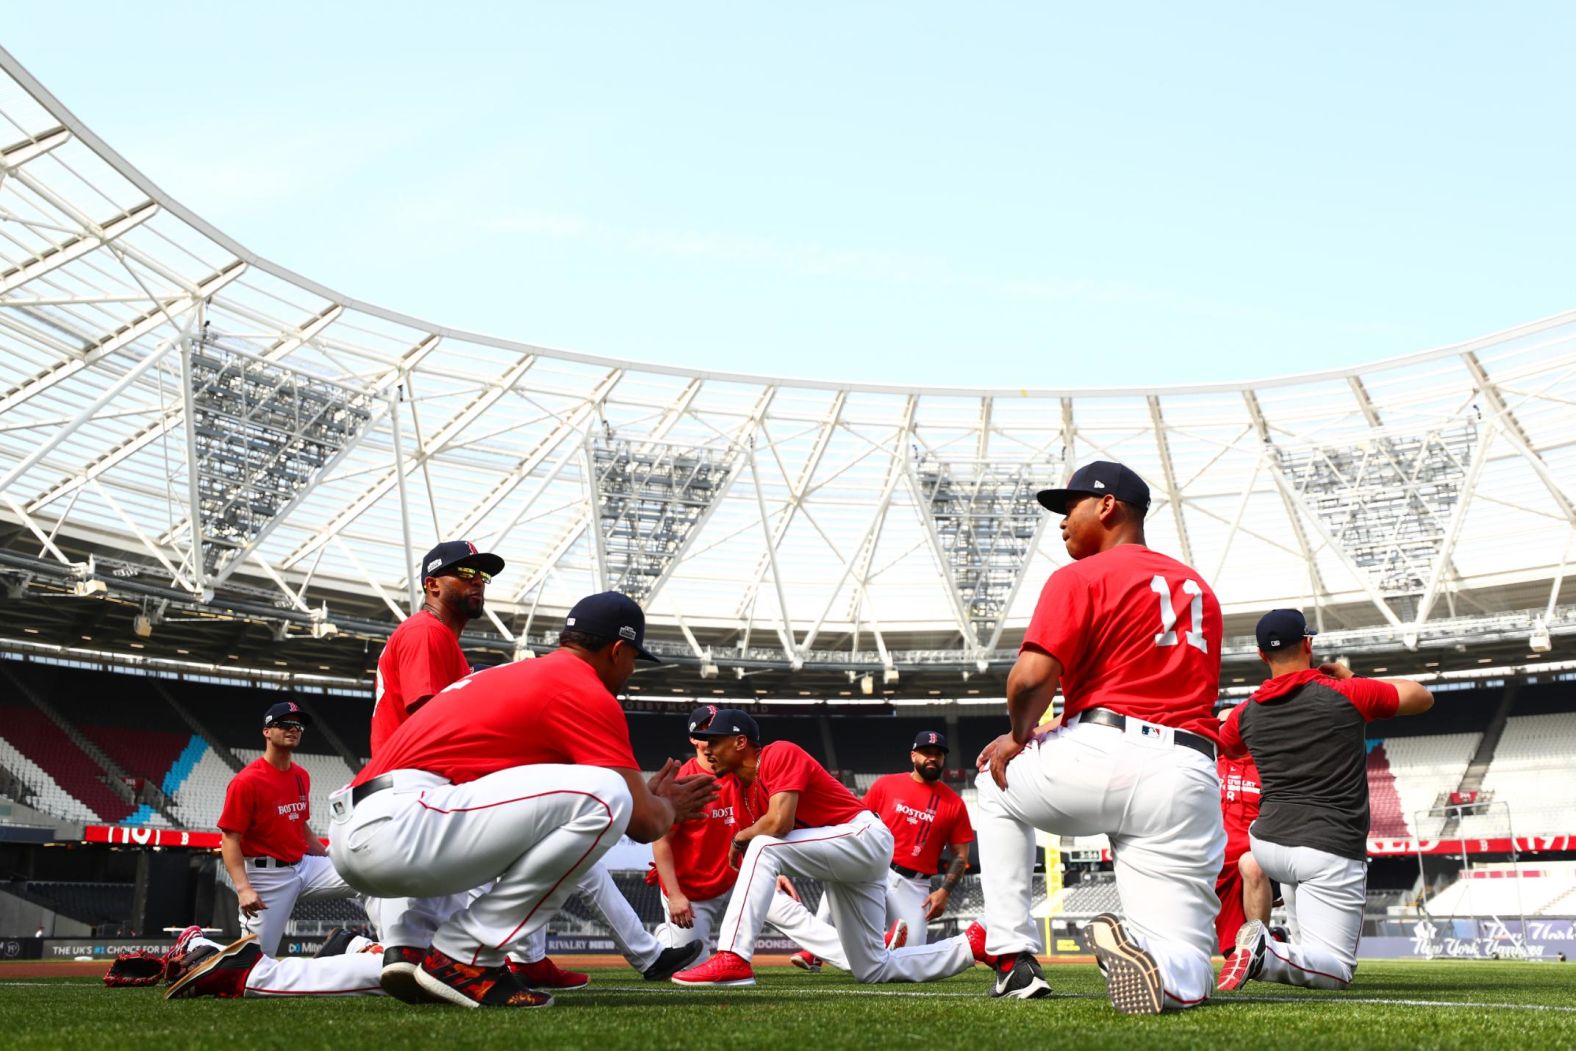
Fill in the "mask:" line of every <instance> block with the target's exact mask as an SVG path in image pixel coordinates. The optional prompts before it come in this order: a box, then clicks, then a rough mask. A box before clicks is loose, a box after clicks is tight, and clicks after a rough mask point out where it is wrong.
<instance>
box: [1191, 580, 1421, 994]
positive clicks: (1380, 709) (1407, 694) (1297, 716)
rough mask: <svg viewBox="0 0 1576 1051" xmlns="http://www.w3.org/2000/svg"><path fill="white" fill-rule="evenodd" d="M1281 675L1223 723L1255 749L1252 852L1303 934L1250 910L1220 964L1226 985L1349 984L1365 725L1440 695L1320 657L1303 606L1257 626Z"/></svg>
mask: <svg viewBox="0 0 1576 1051" xmlns="http://www.w3.org/2000/svg"><path fill="white" fill-rule="evenodd" d="M1256 634H1257V636H1258V643H1259V657H1260V659H1262V660H1263V661H1264V663H1265V664H1267V665H1269V669H1270V676H1271V678H1270V679H1269V680H1268V681H1266V682H1265V683H1264V685H1263V686H1260V687H1259V689H1258V691H1257V692H1256V693H1254V694H1253V696H1252V697H1251V698H1250V699H1249V700H1248V702H1247V703H1245V704H1240V705H1238V706H1237V707H1236V708H1234V709H1233V710H1232V712H1231V715H1230V717H1229V718H1227V720H1226V722H1225V724H1224V725H1223V726H1222V727H1221V735H1220V742H1221V747H1222V748H1223V749H1225V751H1226V753H1227V754H1228V755H1233V754H1241V753H1242V752H1244V751H1247V752H1249V753H1251V754H1252V756H1253V761H1254V763H1256V764H1257V765H1258V768H1259V775H1260V788H1261V791H1262V797H1261V802H1260V809H1259V817H1258V820H1256V821H1254V822H1253V826H1252V828H1251V829H1250V831H1249V843H1250V846H1251V849H1252V854H1251V856H1252V857H1253V858H1254V859H1255V860H1256V861H1257V862H1258V864H1259V866H1260V867H1261V868H1262V869H1263V870H1264V873H1265V875H1267V876H1269V878H1270V879H1273V880H1275V881H1277V882H1278V883H1280V885H1281V893H1282V894H1283V895H1284V896H1285V899H1286V911H1287V913H1288V915H1289V917H1290V918H1291V920H1292V921H1293V922H1292V927H1293V929H1294V930H1296V932H1297V934H1296V937H1295V938H1294V939H1293V940H1292V942H1291V943H1290V944H1283V943H1281V942H1276V941H1272V940H1270V938H1269V934H1268V932H1267V931H1266V930H1265V927H1264V924H1263V923H1262V922H1260V921H1259V920H1249V921H1248V922H1246V923H1244V924H1243V925H1242V928H1241V929H1240V930H1239V931H1238V932H1237V944H1236V951H1235V952H1233V953H1232V954H1231V958H1230V959H1229V960H1227V961H1226V965H1225V966H1224V967H1223V968H1221V972H1220V980H1219V983H1218V988H1221V989H1236V988H1237V987H1239V986H1240V985H1242V983H1243V982H1245V981H1247V980H1248V979H1250V978H1257V979H1259V980H1260V981H1265V982H1279V983H1281V984H1282V985H1301V986H1307V987H1309V988H1314V989H1344V988H1346V987H1347V985H1349V984H1350V983H1351V980H1352V975H1353V974H1354V973H1356V971H1357V940H1358V938H1359V936H1361V934H1362V925H1363V902H1364V899H1365V897H1366V893H1365V892H1366V890H1367V884H1368V773H1367V767H1368V763H1367V760H1368V752H1367V748H1366V746H1365V745H1364V743H1363V738H1364V736H1365V726H1366V724H1367V723H1368V722H1369V721H1371V720H1374V719H1389V718H1392V717H1394V716H1397V715H1420V714H1421V713H1423V712H1426V711H1428V709H1430V708H1432V707H1433V705H1434V698H1433V695H1432V694H1430V693H1429V692H1428V691H1427V690H1426V689H1424V688H1423V687H1422V686H1420V685H1419V684H1417V683H1415V682H1413V681H1411V680H1410V679H1363V678H1358V677H1357V676H1355V675H1353V674H1352V672H1351V669H1350V668H1348V667H1346V666H1345V665H1344V664H1335V663H1330V664H1323V665H1320V666H1319V667H1318V668H1315V667H1313V641H1312V637H1313V635H1315V634H1316V632H1313V631H1311V630H1309V628H1308V624H1307V621H1306V620H1304V619H1303V615H1302V613H1301V612H1299V611H1298V610H1294V609H1277V610H1271V611H1270V612H1268V613H1266V614H1265V615H1264V616H1263V617H1262V618H1260V620H1259V623H1258V629H1257V632H1256Z"/></svg>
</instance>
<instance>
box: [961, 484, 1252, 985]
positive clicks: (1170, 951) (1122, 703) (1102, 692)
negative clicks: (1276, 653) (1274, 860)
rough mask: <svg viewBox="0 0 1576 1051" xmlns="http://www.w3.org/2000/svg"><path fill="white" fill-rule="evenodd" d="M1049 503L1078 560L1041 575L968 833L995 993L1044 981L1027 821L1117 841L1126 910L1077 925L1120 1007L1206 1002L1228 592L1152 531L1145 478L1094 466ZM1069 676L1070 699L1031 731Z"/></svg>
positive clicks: (1221, 846) (1218, 853)
mask: <svg viewBox="0 0 1576 1051" xmlns="http://www.w3.org/2000/svg"><path fill="white" fill-rule="evenodd" d="M1039 500H1040V503H1041V504H1042V505H1044V506H1045V507H1046V508H1048V509H1049V510H1051V511H1053V512H1055V513H1057V514H1061V515H1063V516H1065V517H1064V518H1063V519H1062V524H1061V529H1062V539H1063V541H1064V542H1065V544H1066V546H1067V553H1068V554H1069V555H1070V556H1072V558H1073V561H1072V563H1070V564H1069V565H1066V566H1063V567H1062V568H1061V569H1058V570H1057V571H1056V572H1055V573H1053V574H1051V578H1050V579H1049V580H1048V581H1046V584H1045V588H1044V590H1043V591H1042V592H1041V594H1040V600H1039V604H1038V605H1037V606H1036V607H1035V610H1034V616H1033V618H1032V619H1031V620H1030V622H1029V628H1028V630H1027V631H1026V632H1025V633H1024V637H1023V645H1022V647H1021V649H1020V650H1019V653H1018V660H1017V663H1016V664H1014V665H1013V668H1012V672H1011V673H1010V674H1009V675H1008V678H1007V714H1008V716H1009V718H1010V720H1011V723H1012V729H1011V731H1010V732H1008V733H1007V734H1004V735H1003V736H1001V737H999V738H997V739H996V740H995V741H993V742H991V743H990V744H988V745H986V746H985V749H984V751H982V752H981V753H980V757H979V761H978V766H979V768H980V770H981V772H984V771H986V770H989V772H990V776H989V777H982V778H980V779H979V782H978V789H979V805H978V807H977V808H976V811H975V821H976V825H975V829H976V831H977V832H978V834H979V846H980V878H981V880H982V882H983V885H984V890H985V916H986V923H985V926H986V929H987V930H988V932H989V939H988V941H987V944H986V947H987V949H988V950H989V952H990V953H991V954H992V955H995V956H997V966H996V981H995V984H994V986H993V987H992V989H991V995H993V996H1011V997H1018V998H1021V999H1028V998H1032V997H1038V996H1044V995H1047V994H1048V993H1049V992H1050V987H1049V986H1048V985H1046V983H1045V979H1044V975H1043V974H1042V973H1041V971H1040V968H1039V964H1038V963H1036V962H1035V959H1034V956H1033V951H1034V949H1035V948H1036V947H1037V946H1038V945H1039V934H1038V929H1037V928H1038V924H1037V922H1036V921H1035V920H1034V918H1033V917H1032V916H1030V914H1029V893H1030V878H1031V874H1032V872H1033V868H1034V849H1035V846H1034V830H1035V829H1037V828H1038V829H1043V830H1045V831H1047V832H1053V833H1057V834H1060V835H1064V836H1067V835H1070V836H1092V835H1098V834H1101V833H1104V834H1105V835H1107V836H1108V837H1110V841H1111V853H1112V857H1113V859H1114V861H1115V867H1116V886H1117V892H1118V894H1119V895H1120V896H1121V901H1122V909H1123V912H1124V914H1125V922H1119V921H1118V920H1117V917H1116V916H1114V915H1111V914H1106V915H1103V916H1097V917H1095V918H1094V919H1093V920H1091V921H1090V922H1089V923H1088V924H1087V925H1086V927H1085V929H1084V937H1085V939H1086V941H1087V942H1088V943H1089V945H1090V948H1091V950H1092V951H1093V952H1094V955H1095V958H1096V960H1097V961H1098V962H1099V963H1100V965H1101V970H1102V971H1103V973H1104V974H1105V977H1106V987H1107V992H1108V993H1109V994H1110V997H1111V1002H1112V1004H1113V1005H1114V1006H1115V1007H1116V1009H1117V1010H1119V1011H1122V1012H1124V1013H1129V1014H1158V1013H1159V1012H1160V1011H1161V1010H1163V1009H1164V1008H1166V1007H1191V1006H1193V1005H1195V1004H1199V1003H1202V1002H1204V1001H1205V1000H1206V999H1207V998H1208V997H1209V994H1210V992H1211V989H1212V987H1213V984H1214V983H1213V981H1212V978H1213V977H1214V975H1213V971H1212V969H1211V967H1210V956H1211V953H1212V952H1213V950H1214V946H1215V939H1214V931H1213V930H1212V927H1213V921H1214V918H1215V912H1216V910H1217V909H1218V908H1219V902H1218V901H1217V900H1216V898H1215V876H1216V875H1217V874H1218V873H1219V872H1220V863H1221V858H1222V855H1223V854H1224V851H1225V845H1226V836H1225V832H1224V830H1223V829H1222V828H1221V818H1220V800H1219V791H1220V788H1219V782H1218V781H1217V780H1216V778H1215V735H1216V732H1217V724H1216V722H1215V720H1214V719H1213V718H1212V717H1211V716H1210V709H1211V707H1212V706H1213V704H1214V701H1215V697H1216V694H1217V691H1218V688H1219V684H1220V642H1221V616H1220V604H1219V603H1218V602H1217V601H1216V600H1215V595H1214V593H1213V592H1211V591H1210V589H1209V587H1208V586H1207V585H1206V584H1205V583H1204V582H1203V580H1202V578H1201V577H1200V576H1199V574H1197V573H1196V572H1194V571H1193V570H1192V569H1190V568H1188V567H1187V566H1185V565H1183V564H1182V563H1180V562H1178V561H1176V560H1175V559H1173V558H1169V557H1167V556H1166V555H1162V554H1161V553H1160V552H1158V551H1152V550H1150V549H1149V548H1148V547H1147V546H1146V544H1145V540H1144V516H1145V514H1146V513H1147V511H1148V509H1149V487H1148V486H1147V485H1146V484H1144V481H1143V479H1141V478H1139V477H1138V475H1137V474H1135V473H1134V472H1133V471H1131V470H1130V469H1128V468H1127V467H1124V466H1123V465H1121V464H1118V463H1111V462H1107V461H1096V462H1094V463H1091V464H1087V465H1085V466H1083V467H1080V468H1079V469H1078V470H1077V471H1075V472H1074V473H1073V476H1072V478H1071V479H1070V480H1069V481H1068V483H1067V486H1066V488H1063V489H1047V490H1044V491H1042V492H1041V493H1040V494H1039ZM1058 685H1060V687H1061V690H1062V694H1063V697H1064V698H1065V710H1064V711H1063V713H1062V717H1061V719H1060V721H1059V722H1058V723H1054V724H1052V725H1051V726H1050V727H1048V728H1046V729H1044V730H1043V731H1041V732H1039V733H1036V731H1035V726H1036V724H1038V723H1039V721H1040V718H1041V716H1042V715H1044V714H1045V712H1047V711H1048V710H1049V709H1050V705H1051V699H1052V697H1053V696H1054V695H1055V693H1056V689H1057V686H1058Z"/></svg>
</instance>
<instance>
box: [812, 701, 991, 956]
mask: <svg viewBox="0 0 1576 1051" xmlns="http://www.w3.org/2000/svg"><path fill="white" fill-rule="evenodd" d="M946 758H947V738H946V735H945V734H942V733H939V732H937V731H935V730H922V731H921V732H919V733H918V734H916V735H914V743H913V745H912V747H911V748H910V749H909V753H908V759H909V763H910V765H911V769H910V770H909V771H908V772H907V773H902V774H888V775H886V776H885V777H882V778H878V779H877V780H876V782H875V783H874V784H872V785H871V786H870V788H869V790H868V791H866V792H865V799H864V803H865V806H867V807H869V808H870V809H871V810H873V811H875V815H876V816H877V817H879V818H880V819H881V823H882V824H884V825H886V827H887V828H888V829H889V830H890V831H891V833H892V840H893V844H894V845H893V849H892V865H891V868H890V869H889V870H888V872H887V878H886V885H887V895H886V902H887V912H886V918H887V923H888V924H889V925H891V926H890V927H889V928H888V935H887V940H888V942H891V941H892V940H893V938H892V930H893V929H894V928H896V926H897V925H898V924H899V923H901V924H902V928H901V929H902V932H903V936H904V939H905V940H906V942H907V944H909V945H924V944H925V942H926V940H927V935H928V934H929V929H928V928H929V925H930V921H931V920H933V919H935V918H936V917H937V916H940V915H941V914H942V913H943V912H945V911H946V908H947V899H948V898H949V897H950V896H951V894H952V888H954V887H956V886H957V885H958V881H959V880H961V879H962V878H963V873H964V871H965V870H966V869H967V868H968V863H969V844H970V843H972V842H974V827H973V826H972V825H970V824H969V812H968V810H967V808H965V807H964V805H963V800H962V798H961V797H960V796H959V795H958V794H957V793H956V792H954V791H953V790H952V789H951V788H949V787H947V786H946V785H944V784H942V783H941V770H942V764H943V763H945V762H946ZM949 845H950V846H951V847H952V861H951V863H950V864H949V865H948V866H947V875H946V878H945V880H943V882H942V884H941V886H940V887H937V888H936V889H935V890H931V889H930V879H931V877H932V876H934V875H935V874H936V873H937V872H939V871H940V870H941V851H942V848H943V847H946V846H949ZM830 915H831V903H830V902H829V901H828V900H827V899H826V898H825V897H822V899H821V906H820V908H818V909H817V910H816V918H817V919H821V920H825V919H827V918H829V917H830ZM794 963H795V964H796V965H798V966H800V967H804V966H806V964H813V963H814V961H813V960H801V959H795V960H794Z"/></svg>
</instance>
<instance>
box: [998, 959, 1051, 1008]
mask: <svg viewBox="0 0 1576 1051" xmlns="http://www.w3.org/2000/svg"><path fill="white" fill-rule="evenodd" d="M995 972H996V981H995V982H994V983H993V984H992V985H991V989H990V994H991V996H993V997H1011V998H1012V999H1014V1000H1038V999H1039V998H1040V997H1042V996H1050V995H1051V986H1050V983H1049V982H1047V981H1046V980H1045V974H1044V972H1042V971H1041V970H1040V962H1039V961H1038V960H1036V959H1035V958H1034V955H1033V954H1032V953H1026V952H1020V953H1019V954H1018V955H1016V956H1003V957H1002V958H1001V959H1000V960H998V961H996V967H995Z"/></svg>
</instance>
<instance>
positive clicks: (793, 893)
mask: <svg viewBox="0 0 1576 1051" xmlns="http://www.w3.org/2000/svg"><path fill="white" fill-rule="evenodd" d="M777 889H778V890H780V891H782V892H783V893H784V894H786V895H788V896H789V897H790V898H792V899H793V900H794V901H798V900H799V889H798V888H797V887H795V886H794V885H793V880H791V879H789V878H788V877H787V876H778V877H777ZM801 904H802V903H801Z"/></svg>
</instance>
